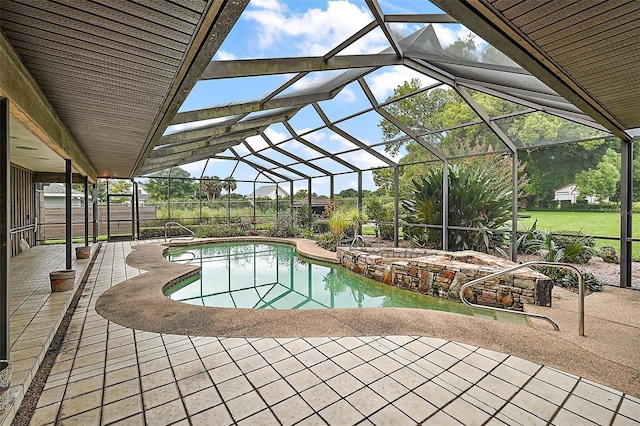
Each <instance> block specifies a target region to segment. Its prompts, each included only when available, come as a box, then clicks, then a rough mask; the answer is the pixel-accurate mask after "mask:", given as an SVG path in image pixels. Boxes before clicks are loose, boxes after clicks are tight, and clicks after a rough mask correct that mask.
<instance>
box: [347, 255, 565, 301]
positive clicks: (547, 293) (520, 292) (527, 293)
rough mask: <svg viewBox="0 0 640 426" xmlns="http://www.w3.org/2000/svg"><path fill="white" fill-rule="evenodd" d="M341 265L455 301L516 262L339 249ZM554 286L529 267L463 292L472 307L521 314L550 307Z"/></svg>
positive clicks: (373, 277) (384, 281) (399, 285)
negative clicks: (482, 279) (526, 306)
mask: <svg viewBox="0 0 640 426" xmlns="http://www.w3.org/2000/svg"><path fill="white" fill-rule="evenodd" d="M337 257H338V260H339V261H340V263H341V264H342V266H344V267H345V268H347V269H349V270H351V271H354V272H356V273H358V274H361V275H364V276H365V277H368V278H371V279H374V280H376V281H379V282H382V283H385V284H389V285H393V286H396V287H400V288H404V289H407V290H412V291H416V292H420V293H424V294H428V295H430V296H436V297H443V298H447V299H450V300H460V297H459V293H460V287H462V285H464V284H465V283H467V282H468V281H471V280H473V279H476V278H479V277H482V276H487V275H489V274H492V273H494V272H496V271H498V270H500V269H505V268H509V267H511V266H515V265H516V263H514V262H511V261H508V260H504V259H500V258H498V257H495V256H491V255H489V254H485V253H480V252H475V251H471V250H466V251H459V252H447V251H442V250H426V249H404V248H357V249H352V248H347V247H339V248H338V250H337ZM552 288H553V282H552V281H551V280H550V279H549V278H548V277H547V276H546V275H544V274H541V273H539V272H536V271H533V270H531V269H529V268H526V269H522V270H519V271H516V272H514V273H512V274H509V275H504V276H500V277H496V278H493V279H491V280H488V281H485V282H483V283H481V284H479V285H477V286H473V287H471V288H468V289H466V292H465V297H466V298H467V300H469V301H470V302H472V303H478V304H481V305H487V306H495V307H499V308H504V309H513V310H519V311H521V310H523V305H524V304H525V303H528V304H536V305H540V306H551V290H552Z"/></svg>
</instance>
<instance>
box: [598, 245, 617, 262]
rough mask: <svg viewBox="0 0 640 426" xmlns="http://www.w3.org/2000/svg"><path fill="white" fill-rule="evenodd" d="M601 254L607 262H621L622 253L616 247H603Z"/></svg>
mask: <svg viewBox="0 0 640 426" xmlns="http://www.w3.org/2000/svg"><path fill="white" fill-rule="evenodd" d="M599 254H600V257H601V258H602V260H604V261H605V262H606V263H620V255H619V254H618V252H617V251H616V249H615V248H614V247H611V246H605V247H602V248H601V249H600V253H599Z"/></svg>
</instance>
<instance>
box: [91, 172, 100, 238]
mask: <svg viewBox="0 0 640 426" xmlns="http://www.w3.org/2000/svg"><path fill="white" fill-rule="evenodd" d="M91 202H92V203H93V242H94V244H95V243H97V242H98V226H99V225H98V183H97V182H96V183H94V184H93V188H92V194H91Z"/></svg>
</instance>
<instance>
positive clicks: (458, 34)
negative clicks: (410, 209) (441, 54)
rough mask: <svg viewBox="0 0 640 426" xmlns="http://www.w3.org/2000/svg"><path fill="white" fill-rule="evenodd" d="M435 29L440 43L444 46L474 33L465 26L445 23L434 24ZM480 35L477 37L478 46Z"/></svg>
mask: <svg viewBox="0 0 640 426" xmlns="http://www.w3.org/2000/svg"><path fill="white" fill-rule="evenodd" d="M433 30H434V31H435V33H436V35H437V36H438V39H439V40H440V44H441V45H442V47H443V48H446V47H447V46H449V45H451V44H452V43H453V42H454V41H456V40H461V39H465V38H467V36H469V35H473V33H472V32H471V31H469V29H467V28H465V27H463V26H462V25H456V26H451V25H443V24H433ZM478 40H479V39H478V37H476V38H475V42H476V48H477V47H479V46H478Z"/></svg>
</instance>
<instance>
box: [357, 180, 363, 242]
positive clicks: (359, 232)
mask: <svg viewBox="0 0 640 426" xmlns="http://www.w3.org/2000/svg"><path fill="white" fill-rule="evenodd" d="M358 217H359V218H360V220H359V221H358V232H357V234H358V235H362V172H361V171H359V172H358Z"/></svg>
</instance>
